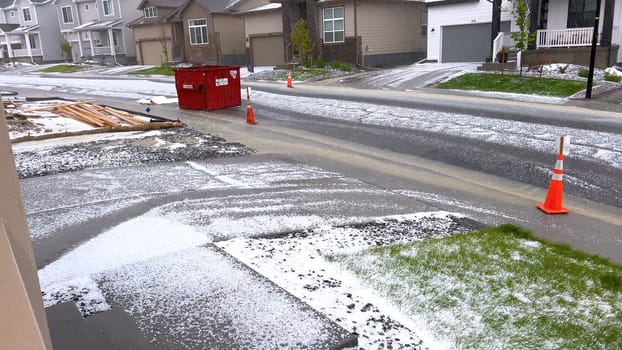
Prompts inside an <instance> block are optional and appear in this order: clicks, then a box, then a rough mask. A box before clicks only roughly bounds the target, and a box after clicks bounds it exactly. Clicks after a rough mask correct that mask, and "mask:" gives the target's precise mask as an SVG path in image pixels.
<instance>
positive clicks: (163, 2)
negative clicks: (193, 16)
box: [138, 0, 184, 9]
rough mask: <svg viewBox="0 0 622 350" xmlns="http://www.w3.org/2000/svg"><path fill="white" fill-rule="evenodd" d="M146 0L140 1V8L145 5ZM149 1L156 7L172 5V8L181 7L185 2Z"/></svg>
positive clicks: (170, 0) (182, 0)
mask: <svg viewBox="0 0 622 350" xmlns="http://www.w3.org/2000/svg"><path fill="white" fill-rule="evenodd" d="M145 2H146V1H145V0H143V1H141V2H140V5H138V8H139V9H140V8H142V7H143V6H144V5H145ZM149 3H151V4H152V5H153V6H156V7H171V8H175V7H179V6H181V5H183V4H184V0H149Z"/></svg>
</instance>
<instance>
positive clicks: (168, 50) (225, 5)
mask: <svg viewBox="0 0 622 350" xmlns="http://www.w3.org/2000/svg"><path fill="white" fill-rule="evenodd" d="M238 2H239V1H235V0H230V1H222V0H185V1H174V0H144V1H142V2H141V4H140V6H139V10H142V11H143V16H142V17H141V18H139V19H137V20H135V21H133V22H132V24H131V26H132V28H134V37H135V40H136V46H137V51H138V52H139V54H138V55H139V57H140V58H139V62H141V63H143V64H158V65H159V64H164V63H166V62H167V61H168V62H170V61H185V62H190V63H194V64H229V65H235V64H239V65H242V64H246V44H245V40H244V20H243V18H242V17H240V16H236V15H235V14H233V13H232V12H231V11H230V7H231V4H237V3H238ZM160 13H162V15H161V14H160Z"/></svg>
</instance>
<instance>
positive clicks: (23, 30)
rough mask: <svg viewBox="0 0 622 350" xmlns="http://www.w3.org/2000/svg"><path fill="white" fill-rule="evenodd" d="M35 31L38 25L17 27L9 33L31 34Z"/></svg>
mask: <svg viewBox="0 0 622 350" xmlns="http://www.w3.org/2000/svg"><path fill="white" fill-rule="evenodd" d="M35 29H39V25H38V24H35V25H26V26H21V27H20V26H18V27H17V28H14V29H13V30H11V33H19V34H21V33H28V32H31V31H33V30H35Z"/></svg>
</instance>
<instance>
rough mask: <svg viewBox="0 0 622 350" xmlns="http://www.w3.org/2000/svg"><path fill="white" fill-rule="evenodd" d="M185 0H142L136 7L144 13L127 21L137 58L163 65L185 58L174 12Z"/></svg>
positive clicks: (142, 61) (179, 22)
mask: <svg viewBox="0 0 622 350" xmlns="http://www.w3.org/2000/svg"><path fill="white" fill-rule="evenodd" d="M184 2H185V1H184V0H143V1H141V2H140V4H139V5H138V9H139V10H140V11H142V12H143V16H142V17H140V18H137V19H135V20H134V21H132V22H130V23H129V24H128V26H129V27H130V28H132V29H133V30H134V40H135V43H136V60H137V61H138V63H139V64H147V65H156V66H159V65H166V64H169V63H171V62H180V61H184V60H185V56H184V33H183V25H182V23H181V21H179V20H178V19H177V17H176V16H175V14H176V13H177V11H178V10H179V7H180V6H181V5H183V4H184Z"/></svg>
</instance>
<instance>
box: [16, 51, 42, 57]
mask: <svg viewBox="0 0 622 350" xmlns="http://www.w3.org/2000/svg"><path fill="white" fill-rule="evenodd" d="M31 53H32V55H33V56H43V51H42V50H41V49H32V50H31ZM13 57H30V55H29V53H28V49H19V50H13Z"/></svg>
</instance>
